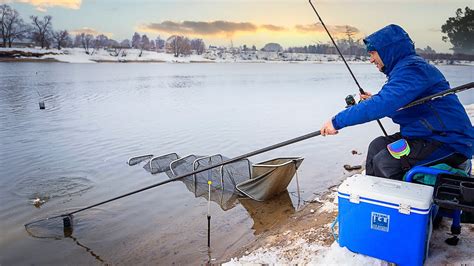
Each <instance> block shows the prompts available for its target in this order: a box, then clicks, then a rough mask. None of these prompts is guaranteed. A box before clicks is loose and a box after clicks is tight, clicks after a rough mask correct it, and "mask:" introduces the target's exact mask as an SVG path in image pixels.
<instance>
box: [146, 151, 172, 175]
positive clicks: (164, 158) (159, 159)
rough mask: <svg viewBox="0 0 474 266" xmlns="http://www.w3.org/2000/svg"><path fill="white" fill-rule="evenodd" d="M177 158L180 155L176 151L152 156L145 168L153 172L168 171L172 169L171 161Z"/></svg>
mask: <svg viewBox="0 0 474 266" xmlns="http://www.w3.org/2000/svg"><path fill="white" fill-rule="evenodd" d="M149 159H150V158H149ZM177 159H179V156H178V155H177V154H176V153H170V154H165V155H161V156H155V157H151V159H150V160H149V161H148V162H147V163H146V164H145V165H144V166H143V168H144V169H145V170H147V171H148V172H150V173H152V174H158V173H163V172H167V171H169V170H170V163H171V162H172V161H174V160H177Z"/></svg>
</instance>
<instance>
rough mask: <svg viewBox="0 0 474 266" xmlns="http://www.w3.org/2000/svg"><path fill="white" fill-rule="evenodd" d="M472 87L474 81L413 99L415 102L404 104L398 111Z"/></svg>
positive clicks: (473, 86)
mask: <svg viewBox="0 0 474 266" xmlns="http://www.w3.org/2000/svg"><path fill="white" fill-rule="evenodd" d="M472 88H474V82H470V83H467V84H464V85H461V86H458V87H455V88H452V89H449V90H445V91H441V92H438V93H435V94H433V95H429V96H426V97H423V98H421V99H418V100H416V101H413V102H411V103H409V104H407V105H405V106H403V107H402V108H400V109H398V111H400V110H403V109H407V108H410V107H413V106H415V105H419V104H423V103H426V102H429V101H432V100H436V99H438V98H442V97H445V96H448V95H451V94H455V93H458V92H461V91H465V90H469V89H472Z"/></svg>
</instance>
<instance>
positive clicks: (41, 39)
mask: <svg viewBox="0 0 474 266" xmlns="http://www.w3.org/2000/svg"><path fill="white" fill-rule="evenodd" d="M30 18H31V24H32V25H33V32H32V38H33V40H34V41H35V42H36V43H37V44H39V45H41V48H49V46H50V38H51V32H52V22H51V20H52V19H53V17H51V16H44V17H43V20H41V19H39V17H38V16H30Z"/></svg>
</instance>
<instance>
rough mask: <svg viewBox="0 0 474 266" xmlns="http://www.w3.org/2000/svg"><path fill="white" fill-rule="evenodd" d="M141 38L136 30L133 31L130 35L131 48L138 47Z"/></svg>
mask: <svg viewBox="0 0 474 266" xmlns="http://www.w3.org/2000/svg"><path fill="white" fill-rule="evenodd" d="M141 41H142V38H141V37H140V34H138V32H135V33H134V34H133V37H132V48H135V49H139V48H140V43H141Z"/></svg>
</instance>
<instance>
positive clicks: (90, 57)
mask: <svg viewBox="0 0 474 266" xmlns="http://www.w3.org/2000/svg"><path fill="white" fill-rule="evenodd" d="M2 51H21V52H30V53H36V54H45V55H44V56H42V57H41V58H40V59H55V60H57V61H60V62H67V63H96V62H156V63H162V62H167V63H193V62H215V63H231V62H238V63H239V62H240V63H241V62H252V63H337V64H340V63H342V60H341V59H340V57H339V56H338V55H333V54H305V53H281V52H265V51H239V50H238V49H236V48H229V49H227V48H213V49H208V50H207V51H206V52H205V53H204V54H202V55H196V54H192V55H190V56H180V57H175V56H174V55H173V54H168V53H164V52H155V51H143V52H140V50H138V49H124V50H122V52H125V54H123V53H121V54H120V55H119V56H114V55H113V53H114V52H115V51H114V50H106V49H98V50H94V49H89V53H90V54H86V53H85V51H84V49H82V48H64V49H62V50H57V49H49V50H45V49H40V48H0V52H2ZM140 53H141V56H140ZM25 58H27V57H25ZM345 58H346V60H347V61H349V62H350V63H351V64H367V63H369V62H368V59H367V57H362V58H356V57H354V56H345ZM435 63H436V64H446V63H447V62H445V61H439V62H438V61H436V62H435ZM456 64H463V65H474V62H469V61H459V62H456Z"/></svg>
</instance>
